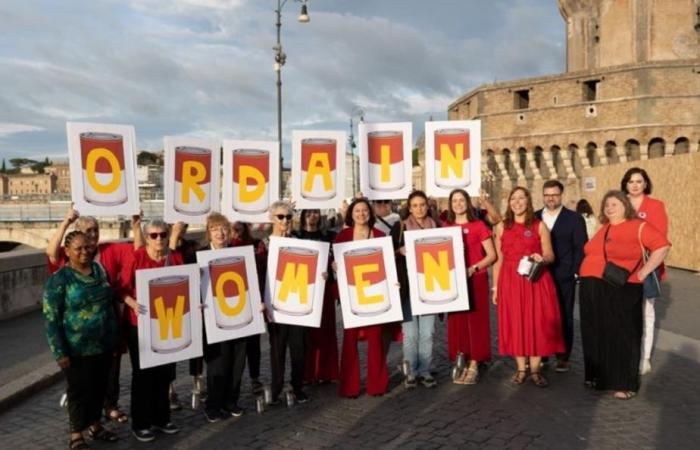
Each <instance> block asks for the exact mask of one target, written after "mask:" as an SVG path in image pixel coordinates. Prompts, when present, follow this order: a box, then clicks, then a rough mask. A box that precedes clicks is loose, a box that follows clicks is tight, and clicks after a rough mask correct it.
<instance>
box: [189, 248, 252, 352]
mask: <svg viewBox="0 0 700 450" xmlns="http://www.w3.org/2000/svg"><path fill="white" fill-rule="evenodd" d="M197 264H199V268H200V269H201V272H202V286H201V291H202V303H204V305H205V306H206V307H205V308H204V325H205V326H206V329H207V342H209V343H210V344H211V343H214V342H221V341H228V340H231V339H238V338H242V337H246V336H250V335H253V334H261V333H264V332H265V320H264V318H263V314H262V311H261V309H260V306H261V305H262V302H261V299H260V288H259V286H258V269H257V267H256V266H255V253H254V249H253V246H252V245H247V246H245V247H230V248H222V249H218V250H203V251H199V252H197Z"/></svg>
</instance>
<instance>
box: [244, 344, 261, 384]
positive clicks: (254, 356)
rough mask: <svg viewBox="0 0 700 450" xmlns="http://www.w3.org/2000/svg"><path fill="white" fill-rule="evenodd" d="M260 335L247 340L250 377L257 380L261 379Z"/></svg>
mask: <svg viewBox="0 0 700 450" xmlns="http://www.w3.org/2000/svg"><path fill="white" fill-rule="evenodd" d="M260 355H261V352H260V335H259V334H254V335H252V336H248V337H247V338H246V359H247V360H248V375H250V378H251V379H253V380H255V379H257V378H260Z"/></svg>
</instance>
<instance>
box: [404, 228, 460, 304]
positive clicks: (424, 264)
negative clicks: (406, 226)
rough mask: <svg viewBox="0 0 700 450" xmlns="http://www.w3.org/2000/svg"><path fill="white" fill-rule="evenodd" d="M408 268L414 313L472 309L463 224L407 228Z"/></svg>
mask: <svg viewBox="0 0 700 450" xmlns="http://www.w3.org/2000/svg"><path fill="white" fill-rule="evenodd" d="M404 237H405V239H406V268H407V270H408V273H409V274H416V276H410V277H408V284H409V287H410V292H411V312H412V314H413V315H414V316H420V315H423V314H437V313H444V312H453V311H465V310H468V309H469V291H468V289H467V275H466V269H465V266H464V242H463V240H462V232H461V229H460V227H444V228H431V229H428V230H414V231H406V232H405V233H404Z"/></svg>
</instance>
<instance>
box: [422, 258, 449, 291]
mask: <svg viewBox="0 0 700 450" xmlns="http://www.w3.org/2000/svg"><path fill="white" fill-rule="evenodd" d="M447 257H448V255H447V251H445V250H442V251H439V252H438V259H439V260H440V262H438V261H435V259H434V258H433V255H431V254H430V253H428V252H425V253H423V270H424V271H425V290H426V291H428V292H433V291H434V290H435V281H436V280H437V282H438V284H439V285H440V289H442V290H443V291H446V290H448V289H449V288H450V262H449V261H448V260H447Z"/></svg>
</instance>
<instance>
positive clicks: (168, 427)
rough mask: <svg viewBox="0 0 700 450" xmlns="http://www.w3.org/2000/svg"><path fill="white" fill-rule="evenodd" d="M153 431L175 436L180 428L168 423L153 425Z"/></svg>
mask: <svg viewBox="0 0 700 450" xmlns="http://www.w3.org/2000/svg"><path fill="white" fill-rule="evenodd" d="M153 429H154V430H156V431H160V432H161V433H165V434H177V433H179V432H180V427H178V426H177V425H175V424H174V423H172V422H168V423H166V424H165V425H162V426H161V425H153Z"/></svg>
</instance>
